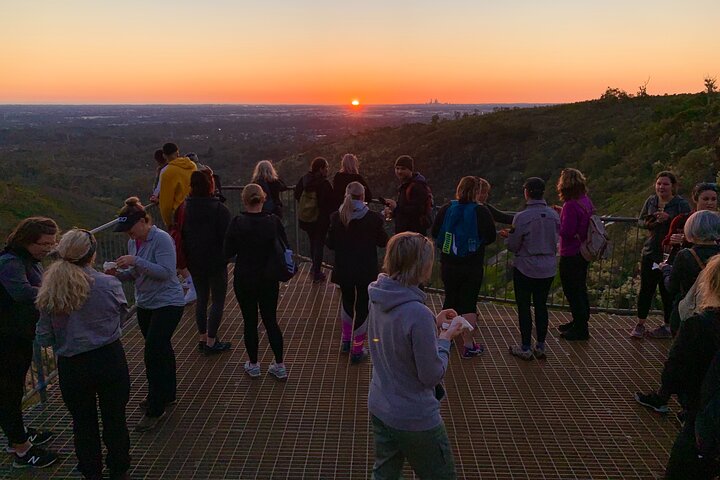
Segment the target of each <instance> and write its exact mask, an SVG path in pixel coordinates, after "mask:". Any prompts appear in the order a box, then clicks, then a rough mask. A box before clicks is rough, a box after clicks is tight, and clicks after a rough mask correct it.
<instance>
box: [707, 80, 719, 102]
mask: <svg viewBox="0 0 720 480" xmlns="http://www.w3.org/2000/svg"><path fill="white" fill-rule="evenodd" d="M715 92H717V77H711V76H710V75H708V76H706V77H705V93H707V102H708V105H710V102H711V101H712V98H713V97H714V96H715Z"/></svg>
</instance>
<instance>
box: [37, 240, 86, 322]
mask: <svg viewBox="0 0 720 480" xmlns="http://www.w3.org/2000/svg"><path fill="white" fill-rule="evenodd" d="M96 247H97V242H96V241H95V237H93V235H92V233H90V232H88V231H87V230H79V229H76V228H74V229H72V230H69V231H68V232H66V233H65V234H64V235H63V236H62V238H61V239H60V243H59V244H58V246H57V253H58V254H59V255H60V259H59V260H56V261H55V262H54V263H53V264H52V265H50V267H48V269H47V271H46V272H45V275H43V281H42V285H41V286H40V290H39V291H38V296H37V300H36V301H35V304H36V305H37V307H38V309H39V310H40V311H43V312H47V313H50V314H54V315H67V314H69V313H71V312H74V311H76V310H78V309H79V308H80V307H82V306H83V304H84V303H85V301H86V300H87V297H88V295H90V277H89V276H88V274H87V273H85V271H84V270H83V267H85V266H87V265H89V264H90V263H91V262H92V260H93V259H94V258H95V249H96Z"/></svg>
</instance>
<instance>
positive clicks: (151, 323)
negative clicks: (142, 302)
mask: <svg viewBox="0 0 720 480" xmlns="http://www.w3.org/2000/svg"><path fill="white" fill-rule="evenodd" d="M184 308H185V307H176V306H167V307H161V308H156V309H153V310H147V309H145V308H140V307H138V308H137V316H138V324H139V325H140V331H141V332H142V334H143V337H145V375H146V376H147V380H148V410H147V414H148V416H150V417H159V416H160V415H162V414H163V413H164V412H165V406H166V405H167V404H168V403H170V402H173V401H175V396H176V393H177V376H176V375H177V372H176V365H175V351H174V350H173V346H172V336H173V333H175V329H176V328H177V326H178V323H180V319H181V318H182V314H183V309H184Z"/></svg>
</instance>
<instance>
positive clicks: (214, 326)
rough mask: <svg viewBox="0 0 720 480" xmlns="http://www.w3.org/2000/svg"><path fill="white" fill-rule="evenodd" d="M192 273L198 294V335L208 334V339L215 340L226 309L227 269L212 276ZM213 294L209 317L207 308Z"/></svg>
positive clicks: (196, 306)
mask: <svg viewBox="0 0 720 480" xmlns="http://www.w3.org/2000/svg"><path fill="white" fill-rule="evenodd" d="M190 273H192V278H193V283H194V284H195V292H197V304H196V305H195V322H196V323H197V328H198V333H200V334H201V335H202V334H205V333H207V336H208V337H210V338H215V337H217V331H218V328H219V327H220V320H222V316H223V308H225V296H226V295H227V280H228V273H227V268H225V269H222V270H220V271H218V272H213V273H210V274H207V273H204V274H195V273H193V272H190ZM211 294H212V304H211V305H210V315H208V312H207V307H208V303H209V300H210V295H211Z"/></svg>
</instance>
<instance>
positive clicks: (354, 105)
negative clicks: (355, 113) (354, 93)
mask: <svg viewBox="0 0 720 480" xmlns="http://www.w3.org/2000/svg"><path fill="white" fill-rule="evenodd" d="M350 104H351V105H352V106H353V107H359V106H360V100H358V99H357V98H356V99H355V100H353V101H352V102H350Z"/></svg>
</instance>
